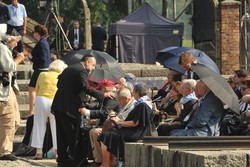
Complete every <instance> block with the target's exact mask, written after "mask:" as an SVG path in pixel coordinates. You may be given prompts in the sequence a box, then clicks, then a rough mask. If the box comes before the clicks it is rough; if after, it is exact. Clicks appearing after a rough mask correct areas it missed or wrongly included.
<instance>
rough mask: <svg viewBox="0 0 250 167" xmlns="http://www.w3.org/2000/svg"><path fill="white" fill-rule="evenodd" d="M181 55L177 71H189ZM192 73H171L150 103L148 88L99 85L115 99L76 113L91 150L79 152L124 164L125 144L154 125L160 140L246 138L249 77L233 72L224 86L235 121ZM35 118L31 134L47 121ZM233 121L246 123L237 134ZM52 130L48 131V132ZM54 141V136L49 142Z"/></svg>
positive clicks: (36, 142)
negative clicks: (235, 101) (234, 99)
mask: <svg viewBox="0 0 250 167" xmlns="http://www.w3.org/2000/svg"><path fill="white" fill-rule="evenodd" d="M183 55H184V56H183V57H185V58H186V59H183V60H182V61H181V65H182V66H183V67H184V68H185V69H187V70H189V71H192V68H191V66H190V63H192V62H188V61H189V59H188V56H189V55H186V54H185V53H183ZM184 60H187V61H186V62H185V61H184ZM192 60H193V59H192ZM185 63H186V64H185ZM186 67H188V68H186ZM62 70H63V69H61V70H60V71H59V72H61V71H62ZM47 73H52V72H47ZM192 73H193V74H192V75H189V76H182V75H181V74H179V73H177V72H174V71H171V70H169V72H168V76H167V78H168V80H167V82H166V84H165V85H164V86H163V87H162V88H161V89H160V90H159V91H158V93H157V95H155V96H154V97H152V98H150V97H149V96H148V93H147V89H148V88H147V86H146V85H134V83H129V82H127V81H126V80H125V79H124V78H122V79H120V80H119V81H118V83H114V82H112V81H111V80H103V81H102V82H101V83H99V87H96V89H99V90H101V91H102V92H103V93H104V94H105V93H106V92H113V93H114V94H115V96H114V97H113V98H110V97H105V98H103V99H97V100H93V99H91V98H88V99H86V103H87V104H86V106H85V107H84V108H82V109H81V110H79V112H80V113H81V115H82V117H81V119H82V123H83V124H81V128H82V130H83V132H84V133H83V134H84V135H83V140H85V141H89V143H90V145H89V148H88V146H86V145H85V146H84V147H82V149H83V150H84V151H85V155H87V152H88V150H90V151H92V153H93V160H94V162H95V163H97V164H101V166H103V167H107V166H117V163H118V161H123V160H124V142H128V141H136V140H139V139H143V137H144V136H145V135H146V134H147V131H148V127H149V125H150V124H152V123H154V124H155V125H156V126H157V132H158V135H159V136H219V135H234V134H237V135H238V134H242V135H246V134H249V133H248V131H249V129H250V111H249V108H250V107H249V105H248V104H249V102H250V77H248V74H247V73H246V72H245V71H244V70H236V71H235V75H234V77H230V78H229V80H228V83H229V84H230V86H231V87H232V89H233V90H234V91H235V92H236V94H237V95H238V97H239V99H240V111H241V116H240V117H239V116H237V115H236V114H234V113H233V112H230V109H225V108H226V107H225V106H224V104H223V103H222V101H221V100H220V99H219V98H218V97H216V96H215V94H214V93H213V92H212V91H211V90H210V89H209V87H208V86H207V85H206V84H205V83H204V82H203V81H202V80H199V78H198V80H195V79H197V78H192V77H191V76H195V73H194V72H193V71H192ZM187 74H188V73H187ZM43 75H45V74H43ZM57 75H58V74H57ZM41 77H42V75H41ZM39 78H40V77H39ZM131 85H133V87H132V89H130V88H131ZM45 97H46V96H45ZM41 98H42V97H41ZM37 101H38V102H36V104H35V110H39V109H36V106H38V105H39V103H41V102H42V101H41V100H40V102H39V98H38V99H37ZM38 113H39V112H37V113H36V115H35V123H34V127H33V128H34V129H38V128H37V127H38V126H40V125H41V124H42V125H43V126H44V125H45V122H46V121H45V119H47V117H50V116H49V115H46V117H45V119H42V120H41V119H40V120H39V118H38V117H39V115H38ZM233 116H234V117H237V119H239V120H240V122H242V119H244V121H243V122H244V123H245V124H244V125H243V124H242V123H239V125H237V126H239V127H241V128H239V129H238V131H237V132H231V131H230V132H229V130H228V129H230V128H231V126H232V125H230V124H229V122H230V121H228V120H230V119H233ZM41 117H44V116H41ZM228 118H229V119H228ZM52 120H53V119H52ZM152 120H153V122H152ZM36 122H38V123H36ZM54 126H55V125H54ZM54 126H52V130H53V127H54ZM235 126H236V125H235ZM229 127H230V128H229ZM36 133H39V134H40V135H41V136H42V137H40V138H43V136H44V133H45V130H44V128H43V129H42V130H40V132H39V130H37V132H36ZM53 133H55V130H53ZM36 136H37V135H35V133H34V135H33V136H32V142H31V143H32V146H33V147H36V148H37V155H36V158H37V159H40V158H42V155H41V154H42V144H43V140H40V141H39V140H38V139H37V138H36ZM54 138H55V136H53V139H54ZM53 141H54V140H53ZM56 146H57V143H56V142H53V147H54V149H56ZM55 152H56V151H55ZM84 163H86V162H84Z"/></svg>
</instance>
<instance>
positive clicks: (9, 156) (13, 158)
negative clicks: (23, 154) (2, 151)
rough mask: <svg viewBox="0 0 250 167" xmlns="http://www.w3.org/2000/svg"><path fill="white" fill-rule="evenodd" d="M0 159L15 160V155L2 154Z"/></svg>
mask: <svg viewBox="0 0 250 167" xmlns="http://www.w3.org/2000/svg"><path fill="white" fill-rule="evenodd" d="M0 160H7V161H16V160H17V157H15V156H14V155H12V154H7V155H4V156H2V157H0Z"/></svg>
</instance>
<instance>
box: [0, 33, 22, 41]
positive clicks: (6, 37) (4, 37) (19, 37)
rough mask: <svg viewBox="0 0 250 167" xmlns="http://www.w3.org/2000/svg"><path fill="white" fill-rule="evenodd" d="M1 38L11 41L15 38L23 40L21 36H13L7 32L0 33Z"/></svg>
mask: <svg viewBox="0 0 250 167" xmlns="http://www.w3.org/2000/svg"><path fill="white" fill-rule="evenodd" d="M0 40H2V41H4V42H9V41H12V40H15V41H17V42H18V41H20V40H21V36H20V35H19V36H13V35H7V34H4V33H1V34H0Z"/></svg>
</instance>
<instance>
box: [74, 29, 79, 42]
mask: <svg viewBox="0 0 250 167" xmlns="http://www.w3.org/2000/svg"><path fill="white" fill-rule="evenodd" d="M74 37H75V40H77V39H78V38H77V30H75V34H74Z"/></svg>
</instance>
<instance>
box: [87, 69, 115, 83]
mask: <svg viewBox="0 0 250 167" xmlns="http://www.w3.org/2000/svg"><path fill="white" fill-rule="evenodd" d="M117 79H119V78H116V77H115V76H113V75H112V74H111V73H110V72H109V71H107V70H104V69H101V68H97V69H95V70H94V71H93V72H92V73H91V74H90V76H89V77H88V80H90V81H93V82H96V83H101V82H102V81H103V80H111V81H114V83H116V80H117Z"/></svg>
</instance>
